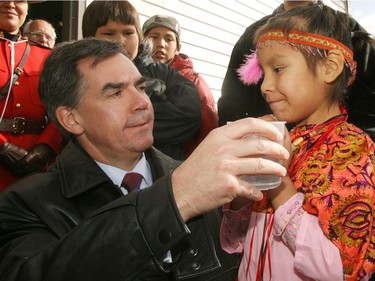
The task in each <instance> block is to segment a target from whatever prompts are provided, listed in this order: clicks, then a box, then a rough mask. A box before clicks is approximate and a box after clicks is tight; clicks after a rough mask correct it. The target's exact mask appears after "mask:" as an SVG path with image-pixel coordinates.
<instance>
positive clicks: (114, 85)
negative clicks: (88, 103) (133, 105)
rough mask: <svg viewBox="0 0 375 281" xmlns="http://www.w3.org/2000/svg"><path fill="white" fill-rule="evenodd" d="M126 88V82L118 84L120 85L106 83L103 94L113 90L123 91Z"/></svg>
mask: <svg viewBox="0 0 375 281" xmlns="http://www.w3.org/2000/svg"><path fill="white" fill-rule="evenodd" d="M125 86H126V83H125V82H118V83H106V84H105V85H104V86H103V87H102V92H106V91H108V90H113V89H122V88H124V87H125Z"/></svg>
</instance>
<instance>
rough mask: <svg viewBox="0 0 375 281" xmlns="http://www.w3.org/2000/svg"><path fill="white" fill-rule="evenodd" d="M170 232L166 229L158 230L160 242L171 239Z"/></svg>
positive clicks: (163, 242) (166, 242) (164, 242)
mask: <svg viewBox="0 0 375 281" xmlns="http://www.w3.org/2000/svg"><path fill="white" fill-rule="evenodd" d="M171 237H172V235H171V233H170V232H169V231H168V230H165V229H163V230H161V231H160V232H159V240H160V242H161V243H162V244H168V243H169V242H170V241H171Z"/></svg>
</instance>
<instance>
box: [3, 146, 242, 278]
mask: <svg viewBox="0 0 375 281" xmlns="http://www.w3.org/2000/svg"><path fill="white" fill-rule="evenodd" d="M146 158H147V161H148V162H149V164H150V166H151V170H152V175H153V179H154V184H153V185H152V186H151V187H149V188H145V189H143V190H141V191H139V192H135V193H131V194H129V195H126V196H122V193H121V191H120V190H119V189H118V187H117V186H115V185H114V184H113V183H112V181H111V180H110V179H109V178H108V177H107V175H106V174H105V173H104V172H103V171H102V170H101V169H100V168H99V166H98V165H97V164H96V163H95V161H93V160H92V159H91V158H90V157H89V156H88V155H87V154H86V153H85V151H83V149H81V148H80V147H79V146H78V145H76V144H74V143H73V142H70V143H68V145H67V146H66V148H65V149H64V151H63V152H62V154H61V155H60V156H59V157H58V158H57V160H56V163H55V165H54V166H53V167H52V168H51V169H50V171H48V172H46V173H42V174H36V175H34V176H31V177H28V178H26V179H24V180H22V181H20V182H18V183H17V184H15V185H14V186H13V187H10V188H9V189H7V190H6V191H5V192H3V193H1V194H0V280H2V281H21V280H22V281H26V280H27V281H42V280H44V281H83V280H87V281H104V280H105V281H124V280H200V281H208V280H222V281H231V280H235V276H236V272H237V265H238V256H235V255H228V254H226V253H225V252H223V251H222V250H221V248H220V244H219V226H220V221H221V217H220V214H219V212H216V211H214V212H210V213H208V214H206V215H203V216H200V217H197V218H195V219H192V220H191V221H189V222H188V223H187V224H186V225H185V223H184V222H183V221H182V220H181V218H180V215H179V212H178V210H177V207H176V205H175V201H174V199H173V194H172V189H171V182H170V181H171V179H170V172H171V171H172V169H174V168H176V167H177V165H178V162H176V161H174V160H173V159H171V158H169V157H167V156H165V155H164V154H162V153H161V152H160V151H157V150H156V149H154V148H151V149H149V150H148V151H146ZM169 250H171V252H172V254H173V259H174V263H172V264H165V263H163V262H162V261H161V260H162V257H163V256H164V255H165V253H166V252H168V251H169Z"/></svg>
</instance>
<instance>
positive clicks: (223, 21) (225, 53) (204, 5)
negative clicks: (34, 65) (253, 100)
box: [86, 0, 350, 101]
mask: <svg viewBox="0 0 375 281" xmlns="http://www.w3.org/2000/svg"><path fill="white" fill-rule="evenodd" d="M129 1H130V2H131V3H132V4H133V5H134V6H135V8H136V9H137V11H138V13H139V15H140V20H141V24H143V23H144V22H145V21H146V20H147V19H148V18H149V17H151V16H153V15H155V14H163V15H170V16H173V17H175V18H176V19H177V20H178V21H179V23H180V25H181V45H182V47H181V52H183V53H185V54H187V55H189V56H190V57H191V58H192V59H193V62H194V66H195V67H194V68H195V70H196V71H197V72H199V73H201V75H202V76H203V77H204V79H205V80H206V82H207V83H208V85H209V86H210V88H211V90H212V93H213V95H214V98H215V100H216V101H217V99H218V98H219V97H220V95H221V93H220V90H221V85H222V82H223V78H224V76H225V73H226V68H227V65H228V62H229V58H230V54H231V52H232V48H233V46H234V44H235V43H236V41H237V40H238V38H239V37H240V36H241V34H242V33H243V32H244V30H245V29H246V27H247V26H249V25H251V24H252V23H253V22H254V21H257V20H259V19H260V18H262V17H263V16H265V15H268V14H271V13H272V12H273V10H274V9H275V8H276V7H278V6H279V5H280V4H281V3H283V0H129ZM349 1H350V0H349ZM86 2H87V3H89V2H90V1H86ZM324 3H325V4H327V5H330V6H332V7H333V8H335V9H337V10H340V11H346V1H345V0H325V1H324Z"/></svg>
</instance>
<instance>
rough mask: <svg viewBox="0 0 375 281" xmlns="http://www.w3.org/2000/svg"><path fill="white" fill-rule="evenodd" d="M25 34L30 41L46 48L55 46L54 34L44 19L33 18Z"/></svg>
mask: <svg viewBox="0 0 375 281" xmlns="http://www.w3.org/2000/svg"><path fill="white" fill-rule="evenodd" d="M24 35H26V36H27V37H28V38H29V40H30V41H32V42H36V43H38V44H40V45H43V46H45V47H48V48H53V47H54V46H55V39H56V34H55V31H54V30H53V27H52V26H51V25H50V24H49V23H48V22H46V21H42V20H34V21H33V22H32V23H31V24H30V27H29V31H28V33H27V34H24Z"/></svg>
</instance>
